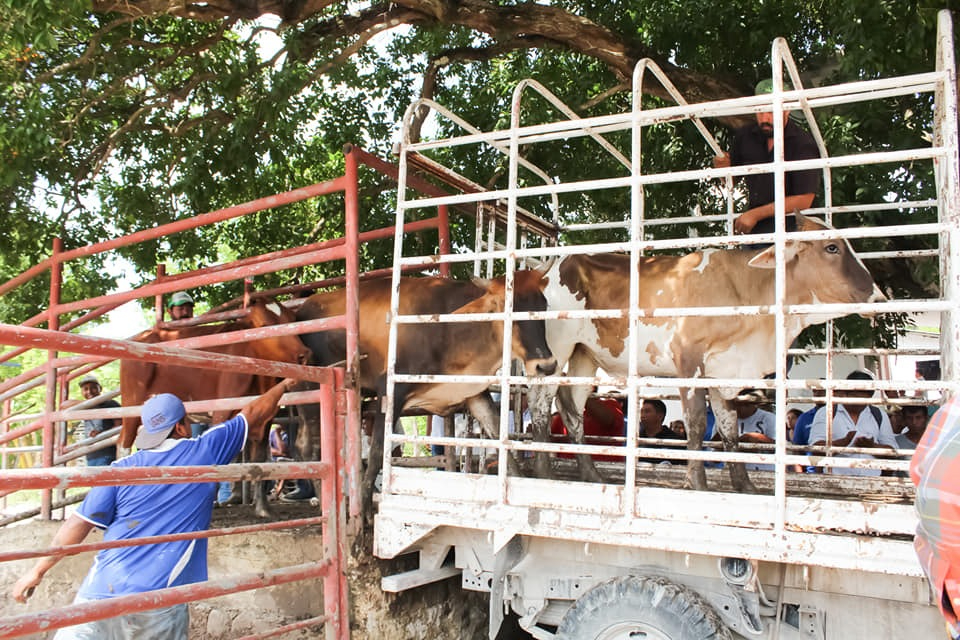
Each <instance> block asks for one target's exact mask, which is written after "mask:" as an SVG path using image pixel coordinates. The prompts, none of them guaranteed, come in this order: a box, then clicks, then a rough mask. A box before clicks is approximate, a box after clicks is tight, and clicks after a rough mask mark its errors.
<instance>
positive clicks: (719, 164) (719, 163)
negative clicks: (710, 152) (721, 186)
mask: <svg viewBox="0 0 960 640" xmlns="http://www.w3.org/2000/svg"><path fill="white" fill-rule="evenodd" d="M729 166H730V154H729V153H721V154H720V155H719V156H714V157H713V168H714V169H726V168H727V167H729Z"/></svg>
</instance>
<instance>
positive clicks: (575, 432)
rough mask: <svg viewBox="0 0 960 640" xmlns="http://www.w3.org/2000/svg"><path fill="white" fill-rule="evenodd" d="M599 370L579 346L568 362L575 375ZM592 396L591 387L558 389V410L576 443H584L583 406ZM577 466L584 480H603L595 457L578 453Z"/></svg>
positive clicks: (568, 435)
mask: <svg viewBox="0 0 960 640" xmlns="http://www.w3.org/2000/svg"><path fill="white" fill-rule="evenodd" d="M596 372H597V365H596V364H595V363H594V361H593V360H592V359H591V358H590V357H589V356H588V355H587V354H586V353H584V352H583V351H581V349H580V348H579V347H578V348H577V349H575V350H574V352H573V354H572V355H571V357H570V362H569V363H568V364H567V373H568V375H570V376H573V377H582V376H592V375H594V374H595V373H596ZM589 397H590V387H583V386H562V387H560V388H559V389H558V390H557V410H558V411H559V412H560V419H561V420H563V425H564V426H565V427H566V428H567V437H568V438H569V439H570V442H572V443H574V444H583V408H584V406H586V404H587V398H589ZM576 457H577V468H578V469H579V471H580V479H581V480H583V481H584V482H603V476H601V475H600V472H599V471H597V467H596V465H594V464H593V457H592V456H591V455H590V454H587V453H578V454H576Z"/></svg>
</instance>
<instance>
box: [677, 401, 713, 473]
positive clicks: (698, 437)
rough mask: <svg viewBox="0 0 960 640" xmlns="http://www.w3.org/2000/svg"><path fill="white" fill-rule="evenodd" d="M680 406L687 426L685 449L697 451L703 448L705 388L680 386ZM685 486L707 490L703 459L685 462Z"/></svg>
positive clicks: (705, 410) (705, 425)
mask: <svg viewBox="0 0 960 640" xmlns="http://www.w3.org/2000/svg"><path fill="white" fill-rule="evenodd" d="M680 406H681V409H682V411H683V421H684V423H685V424H686V427H687V450H688V451H699V450H700V449H702V448H703V436H704V434H705V433H706V432H707V392H706V389H688V388H681V389H680ZM686 486H687V487H688V488H690V489H694V490H696V491H706V490H707V472H706V470H705V469H704V468H703V460H690V461H689V462H688V463H687V480H686Z"/></svg>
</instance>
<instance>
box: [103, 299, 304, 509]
mask: <svg viewBox="0 0 960 640" xmlns="http://www.w3.org/2000/svg"><path fill="white" fill-rule="evenodd" d="M271 306H278V307H279V309H280V312H279V314H277V313H274V312H273V311H271V310H270V308H269V307H268V305H267V304H266V303H265V302H263V301H257V302H255V303H254V304H252V305H251V306H250V308H249V313H248V314H247V315H246V316H245V317H244V318H242V319H239V320H235V321H231V322H225V323H221V324H216V325H199V326H193V327H185V328H182V329H160V328H154V329H149V330H147V331H144V332H142V333H140V334H139V335H137V336H136V337H134V338H133V340H135V341H137V342H147V343H151V344H153V343H159V342H167V341H170V340H180V339H184V338H193V337H197V336H203V335H210V334H214V333H228V332H230V331H240V330H243V329H250V328H259V327H266V326H272V325H276V324H283V323H287V322H292V321H293V313H292V312H291V311H289V310H288V309H285V308H284V307H283V306H281V305H271ZM202 350H203V351H212V352H215V353H223V354H227V355H233V356H248V357H252V358H259V359H262V360H276V361H280V362H290V363H300V364H305V363H306V362H308V361H309V358H310V351H309V349H307V347H305V346H304V344H303V342H301V341H300V339H299V338H298V337H297V336H277V337H270V338H262V339H260V340H252V341H250V342H233V343H229V344H224V345H219V346H216V347H208V348H204V349H202ZM276 382H277V379H276V378H272V377H269V376H257V375H252V374H249V373H242V372H239V371H231V370H223V371H217V370H212V369H195V368H191V367H183V366H176V365H166V364H160V363H154V362H146V361H142V360H122V361H121V362H120V395H121V398H122V400H123V404H124V406H134V405H142V404H143V402H144V400H146V399H147V398H149V397H150V396H152V395H154V394H157V393H172V394H174V395H176V396H177V397H179V398H180V399H181V400H183V401H185V402H189V401H191V400H213V399H217V398H234V397H240V396H252V395H261V394H263V393H264V392H265V391H266V390H267V389H269V388H270V387H271V386H273V385H274V384H276ZM234 413H236V411H235V410H222V411H215V412H213V415H212V417H211V418H212V423H213V424H219V423H221V422H223V421H225V420H227V419H228V418H229V417H230V416H231V415H232V414H234ZM272 419H273V417H272V416H271V420H272ZM139 422H140V421H139V419H138V418H136V417H132V416H131V417H127V418H123V426H122V428H121V430H120V445H121V446H122V447H124V448H130V446H131V445H132V444H133V441H134V438H135V437H136V435H137V426H138V425H139ZM269 426H270V420H267V422H266V427H265V428H264V429H262V430H261V431H262V433H260V432H257V433H253V432H251V433H250V434H248V436H247V459H248V460H249V461H251V462H265V461H266V460H268V459H269V458H268V454H269V448H268V446H267V435H268V430H269ZM254 511H255V513H256V514H257V516H258V517H262V518H266V517H269V515H270V513H269V509H268V508H267V499H266V494H265V492H264V491H263V486H262V483H260V482H256V483H254Z"/></svg>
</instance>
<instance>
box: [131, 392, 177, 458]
mask: <svg viewBox="0 0 960 640" xmlns="http://www.w3.org/2000/svg"><path fill="white" fill-rule="evenodd" d="M186 413H187V410H186V409H185V408H184V406H183V403H182V402H181V401H180V398H178V397H177V396H175V395H173V394H172V393H161V394H158V395H155V396H153V397H152V398H150V399H149V400H147V401H146V402H144V403H143V409H141V410H140V419H141V420H142V421H143V424H142V425H141V426H140V431H139V432H138V433H137V439H136V440H135V441H134V443H133V444H135V445H137V448H138V449H153V448H154V447H155V446H157V445H158V444H160V443H161V442H163V441H164V440H166V439H167V436H168V435H170V432H171V431H172V430H173V427H174V426H176V424H177V423H178V422H180V421H181V420H182V419H183V416H185V415H186Z"/></svg>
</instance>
